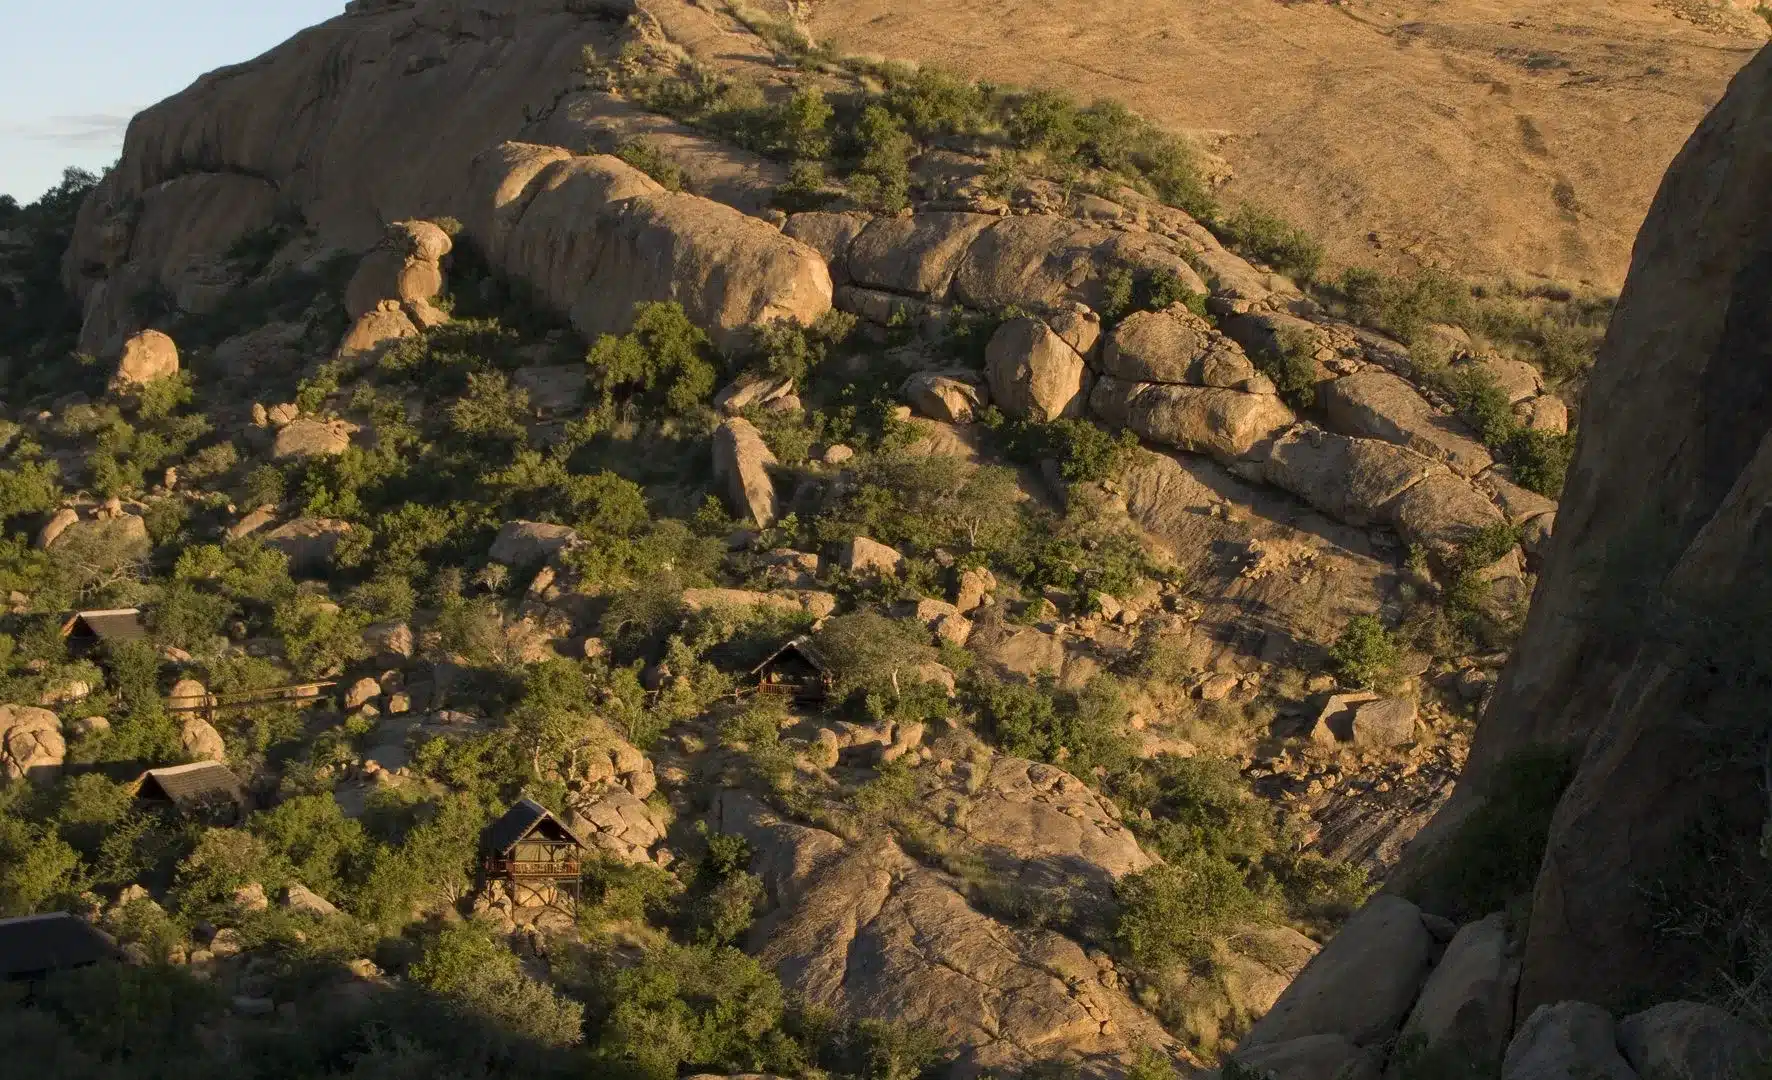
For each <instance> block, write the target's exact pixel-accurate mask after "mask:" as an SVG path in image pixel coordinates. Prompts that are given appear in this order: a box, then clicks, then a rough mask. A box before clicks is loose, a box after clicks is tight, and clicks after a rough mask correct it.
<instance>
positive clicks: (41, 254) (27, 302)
mask: <svg viewBox="0 0 1772 1080" xmlns="http://www.w3.org/2000/svg"><path fill="white" fill-rule="evenodd" d="M98 180H99V178H98V177H97V176H96V175H94V174H93V173H90V172H88V171H86V170H85V169H66V170H63V172H62V178H61V182H60V183H58V184H56V186H54V187H52V188H50V189H49V190H48V191H46V192H44V193H43V195H42V196H41V197H40V198H38V199H37V200H36V201H35V202H32V203H29V204H27V205H25V206H22V207H21V206H19V205H18V204H17V203H11V204H10V209H9V210H8V211H7V212H6V213H5V214H4V216H3V217H0V229H6V230H8V231H10V232H12V233H13V234H14V238H15V240H14V244H15V245H16V246H9V249H8V251H7V252H6V253H5V254H4V255H0V310H4V311H6V312H7V317H6V320H5V322H4V323H0V354H5V355H8V356H15V357H18V358H19V359H20V360H24V359H26V358H30V359H32V360H34V361H36V362H31V363H23V362H15V363H13V364H11V365H10V367H9V370H10V372H11V377H10V381H11V382H12V383H13V384H14V387H15V388H16V390H15V391H14V393H16V394H17V396H14V393H7V394H5V395H4V396H5V397H6V398H7V399H8V400H11V401H15V402H16V401H22V400H23V399H24V397H25V395H26V393H27V392H29V393H43V392H46V391H50V390H55V389H59V388H60V387H59V386H58V384H62V385H65V380H67V377H68V375H69V373H70V369H73V370H75V371H78V368H76V367H75V366H74V365H70V364H68V363H66V362H65V357H66V355H67V354H68V353H70V352H72V351H73V348H74V345H75V338H76V336H77V335H78V334H79V330H80V320H81V305H80V303H79V300H78V299H77V298H76V297H74V296H73V295H71V294H70V293H69V292H68V291H67V290H66V289H64V288H63V287H62V281H61V264H62V254H63V253H64V252H66V251H67V249H68V246H69V244H70V242H71V241H72V239H73V234H74V220H75V218H76V216H77V215H78V214H79V212H80V205H81V203H82V202H84V201H85V199H86V196H87V193H88V192H90V191H91V190H92V189H93V188H94V187H95V186H97V184H98ZM0 385H3V384H0Z"/></svg>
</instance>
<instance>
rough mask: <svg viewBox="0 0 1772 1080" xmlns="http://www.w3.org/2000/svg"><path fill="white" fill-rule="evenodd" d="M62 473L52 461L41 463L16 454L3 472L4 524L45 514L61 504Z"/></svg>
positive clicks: (0, 501) (0, 511)
mask: <svg viewBox="0 0 1772 1080" xmlns="http://www.w3.org/2000/svg"><path fill="white" fill-rule="evenodd" d="M60 472H61V470H60V469H58V468H56V465H55V463H54V462H52V461H37V460H32V459H31V458H29V457H26V456H25V455H24V454H22V453H20V452H18V451H15V452H14V454H13V460H12V461H10V462H8V463H7V464H6V467H5V468H0V524H4V523H5V522H6V521H7V520H9V519H11V518H16V517H20V516H22V515H25V514H45V513H48V512H49V511H51V510H53V509H55V508H56V507H57V506H58V505H60V503H61V498H62V489H61V484H60V482H59V476H60Z"/></svg>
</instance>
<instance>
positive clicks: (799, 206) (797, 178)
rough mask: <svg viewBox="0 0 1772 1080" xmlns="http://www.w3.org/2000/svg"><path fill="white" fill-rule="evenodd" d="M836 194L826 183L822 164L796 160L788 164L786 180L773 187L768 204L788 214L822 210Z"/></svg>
mask: <svg viewBox="0 0 1772 1080" xmlns="http://www.w3.org/2000/svg"><path fill="white" fill-rule="evenodd" d="M834 198H836V194H835V193H834V192H832V191H830V190H829V189H828V187H827V184H826V177H825V169H824V165H823V164H822V163H820V162H817V161H796V162H794V163H793V164H792V165H789V166H788V178H787V182H786V183H784V184H782V185H781V186H780V187H778V188H776V189H775V194H774V195H773V196H772V197H771V198H770V205H772V206H774V207H775V208H776V209H778V210H782V211H784V212H786V213H789V214H798V213H802V212H805V211H808V210H822V209H824V207H825V206H827V205H829V204H830V202H831V200H832V199H834Z"/></svg>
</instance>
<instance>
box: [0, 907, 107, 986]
mask: <svg viewBox="0 0 1772 1080" xmlns="http://www.w3.org/2000/svg"><path fill="white" fill-rule="evenodd" d="M116 955H117V946H116V945H115V944H114V943H113V942H112V941H111V939H110V938H108V937H106V936H105V935H104V934H101V933H100V932H99V931H98V930H97V929H95V928H93V927H92V926H91V925H89V924H88V923H87V922H86V920H84V919H80V918H77V917H75V916H73V915H69V914H68V913H67V912H65V911H57V912H53V913H51V914H48V915H25V916H21V917H19V918H16V919H0V979H27V978H31V977H33V976H37V975H44V974H47V973H49V972H52V971H66V970H67V969H69V968H77V967H84V966H86V965H87V964H96V963H98V962H99V961H101V960H109V959H113V958H115V957H116Z"/></svg>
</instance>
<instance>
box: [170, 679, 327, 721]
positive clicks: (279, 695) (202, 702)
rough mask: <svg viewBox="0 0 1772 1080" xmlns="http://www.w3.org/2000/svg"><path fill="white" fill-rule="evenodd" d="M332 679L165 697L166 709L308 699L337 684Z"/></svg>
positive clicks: (233, 706)
mask: <svg viewBox="0 0 1772 1080" xmlns="http://www.w3.org/2000/svg"><path fill="white" fill-rule="evenodd" d="M337 685H338V682H337V681H336V680H320V681H318V682H305V683H294V684H292V685H289V686H266V687H263V688H261V689H258V690H242V691H240V692H238V693H233V694H204V695H202V696H201V697H195V696H193V697H169V698H167V699H166V711H167V712H175V713H178V712H200V713H204V714H205V715H208V714H212V713H214V712H215V711H216V710H218V709H250V708H254V707H256V706H260V705H278V704H282V703H284V702H296V701H312V700H314V699H315V698H317V697H319V696H320V691H322V690H324V689H326V688H327V687H331V686H337Z"/></svg>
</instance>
